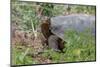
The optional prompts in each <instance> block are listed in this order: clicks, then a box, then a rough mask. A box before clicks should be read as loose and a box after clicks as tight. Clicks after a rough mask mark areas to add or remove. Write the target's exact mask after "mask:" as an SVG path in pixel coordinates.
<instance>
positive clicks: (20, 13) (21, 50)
mask: <svg viewBox="0 0 100 67" xmlns="http://www.w3.org/2000/svg"><path fill="white" fill-rule="evenodd" d="M11 5H12V6H11V11H12V12H11V13H12V14H11V17H12V20H11V21H12V23H16V22H17V23H18V24H19V26H18V28H19V29H21V30H24V31H32V30H33V28H32V27H34V29H35V30H36V28H37V26H38V25H39V23H38V22H39V19H38V18H37V15H36V6H37V4H36V3H32V2H17V1H12V2H11ZM50 6H53V8H50ZM68 6H70V7H69V8H70V9H69V8H68ZM42 7H43V8H44V15H46V16H51V17H52V16H58V15H64V14H65V13H66V12H67V11H68V12H70V14H73V13H76V14H77V13H83V14H88V15H95V7H94V6H81V5H59V4H53V5H50V4H49V6H48V5H43V6H42ZM87 32H88V31H86V32H83V33H79V34H77V32H76V31H73V30H70V31H66V32H65V40H66V41H67V42H66V43H65V48H64V53H60V52H54V51H52V50H51V49H49V48H47V49H45V50H44V52H42V53H40V54H39V56H41V57H40V58H42V59H45V60H47V59H49V60H50V62H48V63H59V62H75V61H94V60H96V59H95V47H96V45H95V44H96V43H95V36H93V35H92V34H91V35H90V34H89V33H87ZM34 50H35V49H34V48H32V47H26V46H23V45H21V44H18V45H12V65H23V64H41V62H39V61H38V60H37V59H38V58H37V57H36V56H38V55H37V54H35V53H34ZM42 62H44V61H42Z"/></svg>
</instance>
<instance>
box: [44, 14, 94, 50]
mask: <svg viewBox="0 0 100 67" xmlns="http://www.w3.org/2000/svg"><path fill="white" fill-rule="evenodd" d="M46 23H47V22H46ZM47 24H48V23H47ZM49 24H50V25H49V28H48V31H47V29H46V28H44V29H43V30H45V29H46V30H45V32H46V31H47V32H46V33H45V34H46V35H48V33H50V34H49V35H48V38H47V41H48V45H49V47H50V48H52V49H53V50H56V51H59V49H63V47H64V46H63V45H64V43H63V42H64V41H66V40H65V39H64V34H65V32H66V31H67V30H70V29H71V30H75V31H77V32H83V31H84V30H86V29H89V30H91V34H92V35H94V36H95V16H91V15H85V14H72V15H67V16H56V17H52V18H50V22H49ZM46 26H47V25H46ZM43 32H44V31H43ZM51 33H52V34H51Z"/></svg>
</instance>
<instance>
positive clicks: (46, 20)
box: [41, 16, 51, 25]
mask: <svg viewBox="0 0 100 67" xmlns="http://www.w3.org/2000/svg"><path fill="white" fill-rule="evenodd" d="M41 21H42V24H43V23H45V24H48V25H51V24H50V17H47V16H45V17H43V18H42V19H41Z"/></svg>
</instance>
